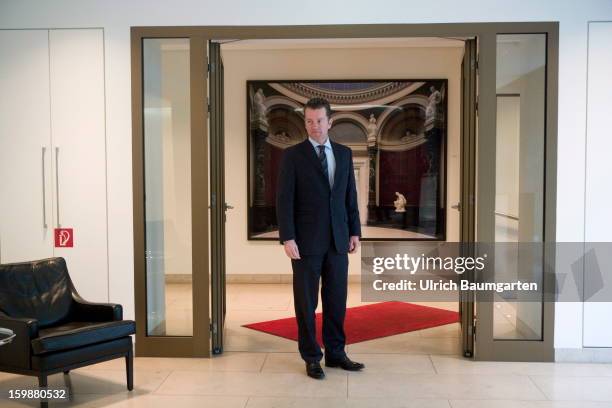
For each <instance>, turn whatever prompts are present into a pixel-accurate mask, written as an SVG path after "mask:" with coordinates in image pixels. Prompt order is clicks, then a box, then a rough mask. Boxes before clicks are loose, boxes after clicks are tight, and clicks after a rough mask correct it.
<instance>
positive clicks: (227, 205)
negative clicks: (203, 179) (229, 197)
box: [224, 203, 234, 211]
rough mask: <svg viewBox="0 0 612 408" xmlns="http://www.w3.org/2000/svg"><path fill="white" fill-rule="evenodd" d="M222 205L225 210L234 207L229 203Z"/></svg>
mask: <svg viewBox="0 0 612 408" xmlns="http://www.w3.org/2000/svg"><path fill="white" fill-rule="evenodd" d="M224 207H225V211H227V210H233V209H234V207H233V206H231V205H229V204H228V203H225V206H224Z"/></svg>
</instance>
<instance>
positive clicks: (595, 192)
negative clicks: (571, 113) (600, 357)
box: [584, 22, 612, 347]
mask: <svg viewBox="0 0 612 408" xmlns="http://www.w3.org/2000/svg"><path fill="white" fill-rule="evenodd" d="M611 39H612V22H609V23H591V24H589V59H588V61H589V66H588V67H589V71H588V105H587V108H588V111H587V115H588V116H587V118H588V120H587V151H586V154H587V168H586V173H587V174H586V176H587V177H586V194H585V205H586V208H585V229H586V231H585V241H586V242H603V241H612V239H610V231H612V215H611V214H610V208H612V183H611V182H610V174H612V161H611V160H610V155H611V154H612V149H611V145H612V143H611V142H610V140H611V139H612V132H611V131H610V114H611V113H612V102H611V101H610V96H611V95H612V47H610V40H611ZM596 245H597V244H596ZM597 257H598V262H599V265H600V266H603V267H604V268H607V267H609V266H610V265H611V264H612V254H611V253H609V252H603V251H598V253H597ZM603 257H605V258H603ZM584 273H585V281H589V282H594V281H597V276H596V275H597V274H598V270H597V268H595V267H593V265H592V264H591V263H587V265H586V267H585V271H584ZM610 275H611V274H610V271H609V270H606V271H605V272H604V276H603V279H604V284H605V285H606V287H609V286H610V285H612V281H611V279H610ZM608 293H609V292H608ZM601 300H602V299H599V301H593V302H586V303H585V304H584V346H585V347H612V325H610V324H607V323H608V322H609V321H610V315H611V314H612V302H602V301H601ZM610 300H612V299H610ZM602 322H606V324H602Z"/></svg>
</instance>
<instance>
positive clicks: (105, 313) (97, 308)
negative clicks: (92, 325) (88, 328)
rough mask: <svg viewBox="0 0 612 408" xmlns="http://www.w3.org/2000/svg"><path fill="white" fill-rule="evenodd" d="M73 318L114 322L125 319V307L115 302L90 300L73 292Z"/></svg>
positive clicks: (82, 320)
mask: <svg viewBox="0 0 612 408" xmlns="http://www.w3.org/2000/svg"><path fill="white" fill-rule="evenodd" d="M72 300H73V304H72V308H73V309H72V316H71V317H72V319H73V320H75V321H80V322H112V321H118V320H123V307H122V306H121V305H118V304H115V303H94V302H88V301H86V300H85V299H83V298H82V297H81V296H79V294H78V293H75V292H72Z"/></svg>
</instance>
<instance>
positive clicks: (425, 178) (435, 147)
mask: <svg viewBox="0 0 612 408" xmlns="http://www.w3.org/2000/svg"><path fill="white" fill-rule="evenodd" d="M429 92H430V93H429V103H428V105H427V108H426V111H425V138H426V139H427V142H425V149H424V155H425V157H424V160H425V163H426V171H425V173H424V174H423V175H422V176H421V196H420V200H419V232H421V233H425V234H431V235H435V234H437V233H439V232H440V231H437V226H439V224H441V223H438V222H437V221H438V219H440V217H442V216H443V214H441V213H440V211H443V209H440V211H439V207H440V206H439V203H440V202H441V194H442V193H441V192H440V191H441V189H440V188H439V186H438V184H439V182H440V157H441V152H440V149H441V148H442V144H441V139H442V134H443V129H444V115H443V112H442V109H441V108H442V103H441V102H442V100H443V97H444V95H443V93H444V92H445V89H444V86H443V85H442V87H440V89H438V88H436V86H434V85H432V86H430V88H429Z"/></svg>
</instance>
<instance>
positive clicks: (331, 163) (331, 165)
mask: <svg viewBox="0 0 612 408" xmlns="http://www.w3.org/2000/svg"><path fill="white" fill-rule="evenodd" d="M308 140H310V143H311V144H312V147H313V148H314V149H315V153H316V155H317V157H319V147H318V146H319V142H317V141H316V140H314V139H313V138H311V137H310V136H308ZM323 146H325V156H326V157H327V175H328V176H329V187H330V188H333V187H334V174H335V173H336V158H335V157H334V151H333V150H332V147H331V143H330V142H329V137H328V138H327V140H326V141H325V143H323Z"/></svg>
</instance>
